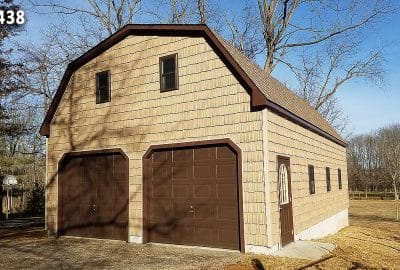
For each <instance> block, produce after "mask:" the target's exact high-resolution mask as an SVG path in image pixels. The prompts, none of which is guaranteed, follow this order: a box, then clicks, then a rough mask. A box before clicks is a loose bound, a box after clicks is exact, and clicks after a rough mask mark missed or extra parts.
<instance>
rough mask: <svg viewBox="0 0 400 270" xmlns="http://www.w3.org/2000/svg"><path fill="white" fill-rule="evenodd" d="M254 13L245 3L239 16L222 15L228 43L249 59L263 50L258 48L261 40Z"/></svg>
mask: <svg viewBox="0 0 400 270" xmlns="http://www.w3.org/2000/svg"><path fill="white" fill-rule="evenodd" d="M254 13H255V9H254V7H253V6H252V5H251V4H250V3H249V2H246V4H245V6H244V7H243V8H242V10H241V13H240V14H239V15H238V14H227V13H225V15H224V19H225V23H226V25H227V28H228V29H229V35H230V38H229V40H230V43H231V44H232V45H233V46H235V47H236V48H238V49H239V50H240V51H241V52H242V53H243V54H244V55H246V56H247V57H248V58H250V59H255V57H256V56H257V55H258V54H260V53H261V52H262V50H263V47H262V46H260V44H262V39H261V38H260V36H259V35H258V28H259V27H257V24H258V19H257V17H256V16H254ZM239 22H241V23H239Z"/></svg>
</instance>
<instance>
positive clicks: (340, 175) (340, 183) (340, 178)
mask: <svg viewBox="0 0 400 270" xmlns="http://www.w3.org/2000/svg"><path fill="white" fill-rule="evenodd" d="M337 174H338V182H339V189H342V171H341V170H340V169H338V170H337Z"/></svg>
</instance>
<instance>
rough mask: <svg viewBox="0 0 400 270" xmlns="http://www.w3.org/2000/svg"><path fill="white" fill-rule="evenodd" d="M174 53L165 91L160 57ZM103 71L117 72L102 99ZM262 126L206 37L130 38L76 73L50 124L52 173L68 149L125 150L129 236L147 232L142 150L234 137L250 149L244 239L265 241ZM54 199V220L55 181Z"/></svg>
mask: <svg viewBox="0 0 400 270" xmlns="http://www.w3.org/2000/svg"><path fill="white" fill-rule="evenodd" d="M172 52H177V53H178V62H179V74H180V77H179V90H177V91H171V92H167V93H160V89H159V87H160V86H159V81H158V80H159V74H158V59H159V56H163V55H167V54H170V53H172ZM122 63H123V64H122ZM103 69H110V70H111V80H112V86H111V88H112V98H111V102H110V103H104V104H101V105H96V104H95V96H94V86H95V85H94V74H95V73H96V72H98V71H101V70H103ZM197 72H198V73H197ZM261 125H262V123H261V112H250V97H249V95H248V93H247V92H246V91H245V90H244V89H243V87H242V86H241V85H240V84H239V83H238V82H237V80H236V79H235V77H234V76H233V75H232V74H231V72H230V71H229V70H228V68H226V67H225V65H224V63H223V62H222V61H221V60H220V59H219V58H218V56H217V55H216V54H215V53H214V51H213V50H212V49H211V48H210V47H209V45H208V44H207V43H206V42H205V41H204V39H203V38H177V37H143V36H141V37H135V36H129V37H127V38H125V39H124V40H122V41H121V42H120V43H118V44H117V45H115V46H114V47H112V48H111V49H109V50H108V51H106V52H104V53H103V54H101V55H100V56H98V57H97V58H95V59H93V60H92V61H90V62H89V63H87V64H86V65H84V66H83V67H81V68H80V69H78V70H77V71H76V72H75V74H74V75H73V78H72V79H71V82H70V85H69V87H68V88H67V90H66V92H65V95H64V97H63V98H62V100H61V103H60V106H59V108H58V111H57V113H56V114H55V116H54V118H53V122H52V125H51V137H50V138H49V139H48V151H49V152H48V153H49V157H48V164H49V166H48V178H50V177H51V175H54V174H56V170H57V163H58V161H59V160H60V158H61V156H62V155H63V154H64V153H66V152H68V151H71V150H74V151H82V150H92V149H102V148H116V147H120V148H122V149H123V150H124V151H125V153H126V154H127V155H128V157H129V159H130V163H129V168H130V171H129V179H130V204H129V212H130V228H129V234H131V235H140V234H141V226H142V192H141V191H142V156H143V154H144V152H145V151H146V150H147V149H148V148H149V146H150V145H157V144H167V143H177V142H184V141H198V140H207V139H218V138H231V139H232V141H233V142H234V143H236V144H237V145H238V146H239V147H240V148H241V150H242V153H243V158H242V162H243V192H244V196H243V200H244V220H245V228H244V231H245V242H246V244H253V245H265V243H266V236H265V235H266V233H265V198H264V189H263V184H262V183H263V182H262V181H263V173H262V172H263V153H262V140H263V134H262V131H261ZM48 199H49V200H48V203H47V207H48V220H49V222H50V223H51V224H53V225H52V226H54V224H55V222H56V216H55V214H56V211H55V210H54V209H53V208H54V205H55V203H54V202H55V201H56V199H57V191H56V186H55V185H53V186H52V187H51V188H50V189H49V193H48ZM50 223H49V224H50Z"/></svg>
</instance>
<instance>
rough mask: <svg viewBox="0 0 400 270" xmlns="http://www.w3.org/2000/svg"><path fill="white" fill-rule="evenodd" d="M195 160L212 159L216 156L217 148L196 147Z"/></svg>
mask: <svg viewBox="0 0 400 270" xmlns="http://www.w3.org/2000/svg"><path fill="white" fill-rule="evenodd" d="M193 155H194V158H193V160H194V161H210V160H211V159H214V158H215V148H214V147H212V148H209V147H207V148H197V149H194V154H193Z"/></svg>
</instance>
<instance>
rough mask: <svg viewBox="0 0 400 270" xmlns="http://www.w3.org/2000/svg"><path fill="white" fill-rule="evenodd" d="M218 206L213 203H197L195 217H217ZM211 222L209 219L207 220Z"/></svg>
mask: <svg viewBox="0 0 400 270" xmlns="http://www.w3.org/2000/svg"><path fill="white" fill-rule="evenodd" d="M215 208H216V206H215V205H213V204H198V203H197V204H195V216H194V218H195V219H200V220H207V219H211V220H213V219H215V212H216V209H215ZM207 222H209V221H207Z"/></svg>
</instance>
